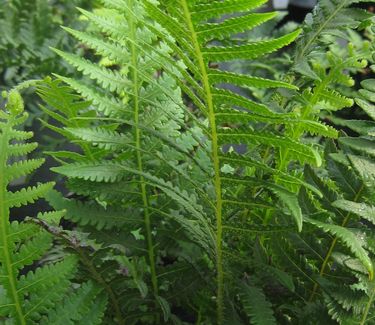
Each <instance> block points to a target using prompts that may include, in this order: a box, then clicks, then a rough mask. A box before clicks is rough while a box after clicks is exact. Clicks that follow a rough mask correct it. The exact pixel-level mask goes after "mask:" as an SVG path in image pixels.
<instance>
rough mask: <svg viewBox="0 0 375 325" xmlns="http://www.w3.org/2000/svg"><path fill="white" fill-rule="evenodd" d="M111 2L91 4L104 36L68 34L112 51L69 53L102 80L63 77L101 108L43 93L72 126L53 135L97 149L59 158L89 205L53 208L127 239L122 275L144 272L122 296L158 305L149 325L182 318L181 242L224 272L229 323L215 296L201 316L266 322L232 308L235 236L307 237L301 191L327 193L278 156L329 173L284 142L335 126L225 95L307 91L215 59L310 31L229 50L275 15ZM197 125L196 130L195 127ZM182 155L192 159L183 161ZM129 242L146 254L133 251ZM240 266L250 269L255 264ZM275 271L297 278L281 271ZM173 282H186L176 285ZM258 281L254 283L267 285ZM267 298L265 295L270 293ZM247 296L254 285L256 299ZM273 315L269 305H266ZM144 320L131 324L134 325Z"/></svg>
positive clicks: (118, 256) (235, 7) (101, 233)
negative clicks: (246, 90)
mask: <svg viewBox="0 0 375 325" xmlns="http://www.w3.org/2000/svg"><path fill="white" fill-rule="evenodd" d="M103 3H104V8H103V9H101V10H97V11H95V12H94V13H90V12H87V11H84V10H81V12H82V13H83V14H84V15H85V16H86V17H87V18H88V19H89V21H90V22H91V24H92V25H93V28H92V29H91V30H92V32H91V33H87V32H80V31H76V30H72V29H68V28H66V30H67V31H68V32H70V33H71V34H72V35H73V36H75V37H76V38H78V40H80V41H81V42H83V43H84V44H86V46H89V47H90V48H92V49H93V50H94V51H95V52H96V53H97V54H98V55H100V56H101V58H102V59H101V60H100V62H99V63H96V62H90V61H88V60H87V59H83V58H81V57H79V56H75V55H72V54H70V53H64V52H61V51H59V50H55V51H56V52H57V53H58V54H60V55H61V56H62V57H63V58H65V59H66V60H67V61H68V62H69V63H71V64H72V65H74V66H75V67H77V69H78V70H80V71H82V72H83V74H84V75H86V76H88V77H89V79H91V81H87V79H86V82H82V81H80V82H78V81H77V80H74V79H70V78H66V77H61V76H58V78H59V79H61V80H62V81H64V82H66V83H67V84H68V85H69V86H70V87H72V88H73V89H75V90H76V91H77V92H78V93H80V94H81V95H82V96H83V97H84V98H85V99H86V100H89V102H85V101H83V102H81V101H78V100H77V97H76V96H75V95H73V94H71V93H70V91H69V89H67V88H66V87H63V86H61V85H60V83H59V82H56V81H53V82H50V81H47V82H46V83H44V84H43V85H42V86H40V87H39V93H40V94H41V96H42V97H43V99H44V100H45V101H46V102H47V104H49V106H50V108H48V107H46V108H44V109H43V110H45V111H46V112H47V113H49V115H50V116H51V117H52V118H53V119H55V120H56V121H58V122H60V123H62V124H63V125H64V126H66V127H67V128H66V129H58V128H56V127H54V126H53V125H51V124H49V125H50V127H51V128H52V129H54V130H56V131H57V132H61V133H63V134H64V135H65V136H66V137H68V138H69V139H71V140H72V141H74V142H75V143H76V144H78V145H79V147H80V148H81V150H82V152H83V155H82V154H81V153H72V152H56V153H53V155H54V157H55V158H57V159H58V160H59V161H60V162H61V163H62V164H63V166H61V167H57V168H55V169H54V170H55V171H57V172H58V173H61V174H63V175H65V176H68V177H69V181H68V186H69V188H70V189H71V190H73V191H74V192H75V193H77V194H79V195H83V196H84V197H85V198H86V199H88V200H89V203H88V204H87V202H86V203H78V202H74V200H72V199H70V200H66V199H63V198H62V197H61V196H59V195H58V194H56V193H55V194H53V195H52V194H51V195H49V201H50V202H51V204H52V205H53V206H55V207H58V208H63V207H65V208H68V210H70V212H68V214H67V217H68V218H70V219H71V220H73V221H75V222H77V223H78V225H79V227H80V228H81V229H82V230H83V231H86V232H87V231H89V232H90V233H91V236H92V238H95V239H96V240H98V241H99V242H100V243H102V244H104V245H105V246H112V245H113V244H114V242H116V243H117V244H116V245H118V244H119V243H121V244H120V246H117V247H122V246H123V248H122V250H120V251H118V252H116V253H115V255H114V257H113V260H114V261H115V265H116V264H117V268H118V267H120V269H123V268H126V269H131V270H133V271H132V272H131V277H132V282H131V284H130V283H129V284H127V285H128V287H127V288H125V290H124V291H123V292H119V293H118V295H119V297H118V298H119V301H122V299H124V298H122V297H125V296H126V295H127V297H128V299H129V297H133V298H132V299H131V300H130V301H132V304H129V305H128V306H125V307H124V308H123V309H122V312H123V313H129V312H130V313H135V314H134V315H138V317H139V314H137V313H138V311H137V310H138V308H139V305H140V304H144V308H146V309H147V310H149V311H150V314H149V316H148V315H146V314H144V315H143V318H142V320H143V321H144V322H147V321H149V322H155V321H157V319H158V318H159V319H160V312H162V313H163V316H162V317H165V318H164V319H165V320H167V319H168V318H169V317H171V319H172V318H173V319H174V317H175V315H171V314H170V312H169V311H168V309H169V303H171V298H170V299H169V303H168V302H167V301H168V299H167V300H165V298H163V296H162V295H163V293H162V291H164V295H165V296H167V295H168V294H167V292H168V291H166V290H165V289H163V290H162V291H161V289H160V287H162V288H163V287H165V285H161V284H160V280H158V279H159V278H160V277H161V276H160V274H163V269H165V270H167V269H169V268H170V267H169V266H168V265H165V263H164V262H163V255H164V254H167V256H168V255H169V256H170V254H172V255H173V254H174V253H172V250H171V248H170V247H168V246H165V244H168V245H170V244H171V240H172V243H177V244H178V245H179V246H180V245H181V244H182V242H183V241H185V242H188V243H189V245H190V247H195V248H194V249H197V248H198V249H199V250H198V251H199V252H200V253H199V254H198V256H199V257H198V258H196V257H195V258H193V260H194V264H196V266H195V270H194V271H193V272H197V271H198V272H199V273H200V274H202V273H205V272H207V270H208V272H209V273H208V274H210V273H211V272H213V273H214V274H215V276H216V281H215V282H216V283H215V284H214V287H216V289H215V290H214V291H215V292H216V293H215V294H214V295H215V299H214V300H215V302H216V309H217V311H216V317H215V318H216V320H215V321H214V320H213V319H212V318H211V316H210V315H211V308H212V307H211V305H212V302H211V301H207V298H206V299H205V300H206V302H205V303H204V304H203V306H204V307H203V308H204V309H203V310H202V309H200V310H199V309H198V311H197V313H198V315H200V316H198V318H199V317H204V318H205V319H206V320H207V321H209V322H217V323H224V322H226V321H228V320H229V319H232V320H233V319H235V318H237V319H238V318H243V319H247V317H250V318H252V319H253V318H254V317H256V316H253V314H252V312H251V311H250V312H249V313H247V312H244V310H247V309H246V308H247V306H246V302H247V301H248V300H246V298H244V299H245V300H244V303H245V309H243V310H242V311H241V310H238V307H237V306H235V305H233V304H231V303H230V304H229V307H228V308H227V309H226V310H225V311H224V305H225V304H226V302H231V301H235V300H236V299H237V298H235V297H236V296H237V294H238V293H239V292H240V291H239V290H238V289H237V288H238V286H240V283H242V280H241V275H240V273H241V271H239V270H235V268H232V267H231V266H230V261H231V260H232V258H233V257H230V251H231V250H232V251H240V250H241V249H243V248H244V247H243V244H242V242H241V245H238V244H236V243H235V241H233V240H231V236H233V233H234V232H240V233H241V234H243V235H241V236H239V238H240V239H241V240H244V238H246V239H247V240H249V241H251V242H254V241H255V240H256V234H257V233H262V232H264V233H267V232H271V233H272V232H279V231H289V230H290V229H291V228H293V224H294V225H295V227H296V229H298V230H299V231H301V229H302V221H303V220H302V213H301V209H300V207H299V205H298V201H297V198H296V193H297V191H298V190H299V188H300V187H301V186H303V187H306V188H308V190H309V191H315V192H317V190H316V189H315V187H314V186H311V185H309V184H307V183H305V182H303V180H301V178H300V177H295V176H293V175H291V174H290V173H288V172H287V171H288V170H289V163H288V164H287V163H286V162H284V166H283V168H278V167H277V166H276V162H277V161H279V158H278V156H279V154H280V153H281V152H283V151H284V150H288V162H291V161H295V162H299V163H302V164H303V163H306V162H309V163H312V164H314V165H320V164H321V157H320V154H319V153H318V152H317V150H316V149H315V148H314V147H313V146H310V145H307V144H303V143H301V142H300V141H299V137H295V139H294V140H291V139H290V138H289V137H288V136H284V132H283V129H282V128H280V126H285V127H287V128H292V127H298V128H300V129H301V130H305V131H310V132H313V133H317V134H321V135H327V133H328V134H331V133H332V132H333V131H332V130H330V129H329V128H328V127H327V126H325V125H323V124H321V123H319V122H317V121H312V120H309V119H307V118H306V119H301V118H300V117H299V116H298V114H296V113H295V112H291V113H284V112H282V111H281V110H280V108H278V107H277V106H275V105H272V106H266V105H264V104H261V103H258V102H255V101H253V100H250V99H248V98H245V97H243V96H240V95H239V94H237V93H235V92H233V91H230V90H227V89H225V88H223V87H221V85H223V84H232V85H235V86H239V87H258V88H280V87H281V88H287V89H295V88H296V87H295V86H292V85H290V84H288V83H285V82H280V81H274V80H268V79H262V78H258V77H251V76H246V75H238V74H235V73H232V72H228V71H223V70H219V69H215V68H213V65H214V63H217V62H223V61H230V60H233V59H253V58H257V57H260V56H262V55H265V54H268V53H271V52H273V51H276V50H277V49H279V48H281V47H283V46H285V45H288V44H289V43H291V42H292V41H293V40H294V39H295V38H296V37H297V35H298V34H299V31H298V30H297V31H295V32H292V33H291V34H288V35H284V36H281V37H280V38H277V39H271V40H262V41H257V42H250V43H249V42H247V41H246V40H245V39H237V44H236V45H231V46H225V44H227V43H228V42H227V41H230V40H231V37H232V36H233V35H236V34H238V33H240V32H243V31H244V30H248V29H251V28H253V27H255V26H257V25H259V24H261V23H262V22H264V21H266V20H269V19H271V18H272V17H273V16H274V15H273V14H268V13H266V14H259V13H249V12H248V11H249V10H251V9H254V8H257V7H258V6H260V5H261V4H262V3H264V1H256V2H254V3H253V2H252V3H249V2H248V1H226V2H212V3H206V2H202V3H201V2H197V1H195V2H190V1H183V0H181V1H179V2H177V3H175V2H163V3H162V4H159V3H157V2H154V1H142V2H137V3H135V2H132V1H125V0H118V1H103ZM234 13H240V15H238V17H232V18H229V19H225V20H224V21H222V22H220V23H210V22H207V20H208V19H211V18H216V17H222V16H224V15H226V14H234ZM103 34H104V36H103ZM229 43H230V44H232V42H231V41H230V42H229ZM172 53H173V55H174V56H177V57H176V58H175V57H173V56H172V55H171V54H172ZM155 75H156V77H155ZM93 81H94V83H93ZM94 85H95V86H94ZM180 89H181V90H182V91H183V92H184V93H185V94H186V96H187V97H188V98H189V100H190V101H191V102H192V103H193V104H194V108H193V110H191V109H189V108H187V107H186V106H185V105H184V103H183V102H182V100H181V94H180ZM90 103H92V105H93V106H94V107H95V110H93V109H92V107H91V106H90ZM51 107H55V109H57V111H54V110H51ZM71 108H73V109H71ZM186 125H195V127H193V128H192V130H185V127H186ZM228 144H229V145H230V146H233V145H235V144H246V145H247V152H246V154H244V155H242V156H240V155H237V154H236V153H235V152H233V150H232V149H230V150H229V152H228V151H225V150H223V148H224V147H223V146H225V145H228ZM178 161H186V162H187V163H184V164H182V165H181V164H180V163H178ZM171 175H173V179H172V178H171ZM190 175H194V176H195V177H194V178H192V177H190ZM124 195H126V197H125V198H124ZM275 200H278V201H280V203H281V205H282V206H283V207H284V208H283V209H282V210H280V211H274V203H272V202H275ZM124 209H126V210H125V211H127V212H128V213H131V214H132V216H134V218H132V219H127V218H126V216H124V215H123V214H121V211H124ZM88 211H90V218H88V217H87V212H88ZM265 212H266V215H267V217H266V218H265V219H263V218H262V217H261V215H262V214H263V213H265ZM151 216H152V218H151ZM156 216H157V217H156ZM141 219H143V223H141V222H140V220H141ZM176 225H179V227H181V228H180V229H181V230H179V231H177V236H176V234H173V232H174V231H173V229H174V228H176ZM239 225H241V226H239ZM95 228H96V229H95ZM113 229H116V233H117V234H118V236H119V237H118V238H121V237H122V238H123V239H122V242H121V241H119V240H118V239H115V238H114V235H113ZM134 229H140V230H141V234H142V235H143V236H144V238H145V245H146V250H145V252H146V255H143V254H142V253H141V251H142V249H144V248H138V247H137V245H134V243H132V242H134V237H135V238H138V239H140V240H141V243H142V242H143V241H142V237H139V235H138V234H136V233H134V232H133V234H132V232H131V231H132V230H134ZM164 236H165V237H164ZM178 236H183V238H184V240H183V241H181V240H179V238H176V237H178ZM125 238H128V239H126V240H125ZM167 238H168V241H167V242H166V239H167ZM126 242H128V245H129V247H133V249H131V250H126V249H125V248H126V247H127V245H126ZM155 242H157V243H158V249H157V250H156V249H155ZM172 245H173V244H172ZM184 245H186V244H184ZM191 245H193V246H191ZM124 249H125V252H126V256H127V258H126V259H124V257H123V252H124ZM139 254H140V256H143V257H147V265H148V266H149V268H148V270H149V271H147V272H149V279H147V278H145V277H144V275H141V274H142V272H140V269H139V267H140V265H143V264H142V263H144V259H142V258H143V257H142V258H141V259H139V258H140V257H139ZM180 254H181V252H179V253H177V256H176V257H175V258H177V260H178V263H177V262H175V263H173V267H176V268H177V266H179V265H184V267H185V270H187V271H189V270H191V266H192V265H191V264H190V265H187V264H189V263H181V258H182V255H180ZM185 254H186V253H183V256H186V255H185ZM207 259H208V261H209V262H208V263H207ZM239 260H240V261H238V263H239V264H238V265H241V268H239V269H240V270H246V269H248V268H249V267H250V268H252V269H253V268H254V265H252V266H251V265H249V263H247V262H244V261H243V260H242V259H241V258H240V259H239ZM142 261H143V262H142ZM212 263H213V264H212ZM236 263H237V262H236ZM105 265H106V264H105V263H104V262H103V261H102V262H100V263H99V266H98V267H99V269H103V268H104V266H105ZM212 265H215V267H212ZM197 268H198V269H197ZM204 270H206V271H204ZM269 270H270V271H269V272H274V273H278V274H279V275H280V274H283V273H282V271H280V270H277V269H273V268H272V267H271V268H269ZM106 272H108V269H107V271H106ZM165 272H167V271H165ZM119 273H121V272H119V271H118V272H113V270H112V272H109V273H106V275H107V277H108V278H109V279H111V280H110V282H111V283H113V284H115V283H119V281H121V276H119ZM199 273H198V274H199ZM183 274H186V272H185V273H183ZM120 275H121V274H120ZM140 276H141V277H140ZM284 276H285V275H284ZM198 278H201V276H198ZM208 278H209V276H208V277H207V278H206V277H203V280H204V281H206V282H208V284H207V283H206V284H201V286H202V287H201V289H200V292H201V293H204V294H205V296H206V297H207V293H208V292H212V285H213V283H209V282H210V281H209V280H208ZM259 278H261V275H259ZM281 278H283V276H280V279H281ZM280 281H281V282H282V280H280ZM147 283H150V285H151V288H152V292H153V295H152V296H153V297H152V296H151V297H150V298H152V299H150V300H147V299H145V298H147V297H149V296H148V293H147V291H145V290H144V288H145V286H146V287H147V286H148V285H147ZM164 283H166V282H164ZM198 283H199V282H198ZM224 283H228V285H227V286H225V285H224ZM127 285H125V287H126V286H127ZM169 285H170V286H171V289H172V288H175V287H173V286H174V285H176V282H173V283H172V284H171V283H169ZM247 285H248V286H249V288H253V287H254V286H255V285H258V286H259V285H260V284H259V283H248V284H247ZM133 288H134V289H135V290H134V289H133ZM249 290H250V289H249ZM253 290H254V292H256V293H257V294H258V293H259V294H258V296H259V297H261V296H262V295H261V293H260V292H261V290H262V289H261V288H259V287H258V288H255V289H253ZM241 292H242V291H241ZM247 294H251V290H250V291H249V292H247V293H245V294H244V296H243V297H246V295H247ZM259 299H260V300H259V301H263V300H264V298H259ZM178 300H179V301H185V300H186V297H181V296H180V297H179V298H178ZM152 301H154V303H153V302H152ZM187 301H188V302H189V303H192V304H193V306H198V305H199V303H200V302H198V301H199V298H198V297H197V298H195V299H194V298H191V297H187ZM155 303H156V305H155ZM152 305H153V306H152ZM141 306H142V305H141ZM155 306H156V307H157V308H155ZM142 308H143V307H142ZM269 308H270V305H269V304H268V303H265V309H267V310H269ZM157 309H159V310H157ZM193 309H195V307H193ZM271 314H272V312H271ZM158 315H159V316H158ZM202 315H205V316H202ZM246 315H247V316H246ZM133 317H135V316H129V317H128V318H127V319H128V320H130V321H132V320H134V318H133ZM225 319H226V320H225ZM255 319H256V318H255Z"/></svg>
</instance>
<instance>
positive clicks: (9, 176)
mask: <svg viewBox="0 0 375 325" xmlns="http://www.w3.org/2000/svg"><path fill="white" fill-rule="evenodd" d="M18 154H19V152H18V153H17V155H18ZM43 163H44V159H29V160H22V161H17V162H15V163H13V164H11V165H8V166H7V167H5V179H6V181H7V182H10V181H12V180H14V179H17V178H19V177H21V176H26V175H28V174H30V173H31V172H32V171H34V170H35V169H38V168H39V167H40V166H41V165H43Z"/></svg>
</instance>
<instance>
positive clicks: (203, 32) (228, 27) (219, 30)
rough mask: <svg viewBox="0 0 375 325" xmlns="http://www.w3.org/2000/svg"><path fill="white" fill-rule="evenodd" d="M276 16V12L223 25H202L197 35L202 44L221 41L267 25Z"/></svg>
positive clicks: (228, 21) (228, 20)
mask: <svg viewBox="0 0 375 325" xmlns="http://www.w3.org/2000/svg"><path fill="white" fill-rule="evenodd" d="M275 16H276V13H275V12H269V13H261V14H260V13H254V14H253V13H251V14H247V15H244V16H240V17H234V18H230V19H226V20H224V21H223V22H221V23H207V24H202V26H201V28H200V29H199V31H198V32H197V35H198V37H199V39H200V41H201V42H207V41H209V40H213V39H221V38H224V37H227V36H230V35H233V34H238V33H241V32H243V31H247V30H251V29H252V28H254V27H256V26H258V25H260V24H263V23H265V22H266V21H268V20H270V19H272V18H274V17H275Z"/></svg>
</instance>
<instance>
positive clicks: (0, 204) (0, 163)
mask: <svg viewBox="0 0 375 325" xmlns="http://www.w3.org/2000/svg"><path fill="white" fill-rule="evenodd" d="M9 130H10V122H8V123H7V125H6V127H5V129H4V130H3V134H2V137H0V139H1V142H0V143H1V146H0V147H1V148H7V146H8V141H9V138H8V131H9ZM6 162H7V155H6V150H1V151H0V169H1V171H0V222H1V241H2V246H3V253H4V264H5V265H4V269H6V272H7V278H8V279H9V285H10V292H9V294H10V296H11V297H12V299H13V303H14V308H15V310H16V315H17V321H18V322H19V324H20V325H26V320H25V314H24V312H23V308H22V305H21V302H20V298H19V296H18V292H17V285H16V278H15V275H14V272H13V267H12V259H11V252H10V250H9V243H8V240H9V221H8V219H9V212H8V210H9V209H8V208H7V207H6V204H5V201H6V199H5V192H6V187H7V185H6V182H5V177H4V175H5V170H3V169H4V167H5V165H6Z"/></svg>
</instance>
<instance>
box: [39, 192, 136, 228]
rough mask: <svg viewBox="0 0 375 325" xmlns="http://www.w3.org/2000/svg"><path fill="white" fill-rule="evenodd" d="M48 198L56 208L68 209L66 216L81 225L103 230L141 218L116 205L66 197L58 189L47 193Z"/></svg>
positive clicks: (132, 222) (133, 222)
mask: <svg viewBox="0 0 375 325" xmlns="http://www.w3.org/2000/svg"><path fill="white" fill-rule="evenodd" d="M46 200H47V201H48V203H49V204H50V205H51V206H52V207H53V208H54V209H56V210H61V209H66V213H65V215H64V216H65V218H66V219H68V220H71V221H73V222H76V223H78V224H79V225H81V226H86V225H90V226H95V227H96V228H97V229H98V230H102V229H113V228H116V227H119V228H121V227H123V226H124V225H126V224H138V223H139V220H138V219H137V218H134V217H131V216H129V215H128V212H127V211H126V210H123V209H116V208H114V207H108V208H104V207H102V206H101V205H99V204H97V203H83V202H80V201H79V200H73V199H66V198H64V197H63V196H62V195H61V194H60V193H59V192H57V191H50V192H49V193H48V194H47V195H46ZM87 216H90V218H87Z"/></svg>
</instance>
